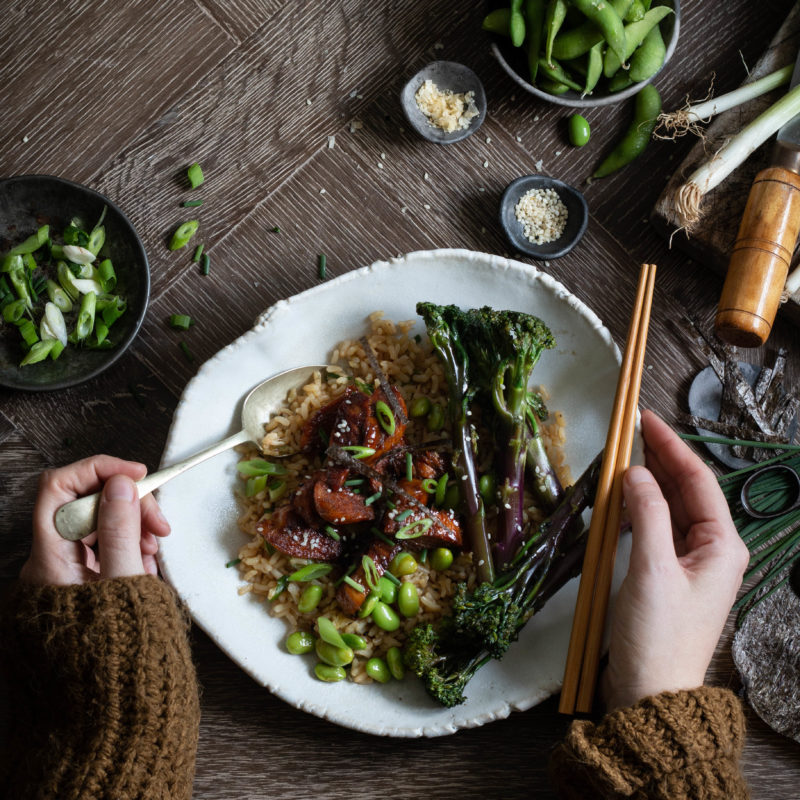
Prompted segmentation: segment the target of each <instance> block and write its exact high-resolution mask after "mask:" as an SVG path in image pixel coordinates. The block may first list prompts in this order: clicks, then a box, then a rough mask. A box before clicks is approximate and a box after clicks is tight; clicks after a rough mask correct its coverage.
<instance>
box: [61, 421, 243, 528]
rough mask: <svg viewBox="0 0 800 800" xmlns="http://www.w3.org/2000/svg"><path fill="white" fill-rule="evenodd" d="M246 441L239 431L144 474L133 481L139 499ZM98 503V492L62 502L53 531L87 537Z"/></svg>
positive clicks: (95, 520) (94, 518)
mask: <svg viewBox="0 0 800 800" xmlns="http://www.w3.org/2000/svg"><path fill="white" fill-rule="evenodd" d="M249 441H250V437H249V436H248V435H247V433H246V432H245V431H239V433H235V434H233V436H229V437H228V438H227V439H223V440H222V441H221V442H217V443H216V444H213V445H211V447H208V448H206V449H205V450H201V451H200V452H199V453H196V454H195V455H193V456H189V458H185V459H184V460H183V461H179V462H178V463H177V464H173V465H172V466H171V467H165V468H164V469H160V470H158V471H157V472H153V473H151V474H150V475H145V477H144V478H142V479H141V480H140V481H137V482H136V488H137V490H138V492H139V497H144V496H145V495H146V494H150V492H152V491H153V490H155V489H158V487H159V486H161V485H162V484H165V483H166V482H167V481H169V480H172V478H174V477H175V476H176V475H180V474H181V473H182V472H185V471H186V470H187V469H190V468H191V467H194V466H196V465H197V464H200V463H202V462H203V461H205V460H206V459H209V458H211V457H212V456H215V455H217V454H218V453H221V452H223V451H224V450H228V449H230V448H231V447H235V446H236V445H237V444H244V443H245V442H249ZM99 502H100V492H96V493H95V494H89V495H86V497H80V498H78V499H77V500H72V501H71V502H69V503H65V504H64V505H63V506H61V508H59V509H58V511H56V514H55V520H54V521H55V526H56V530H57V531H58V532H59V533H60V534H61V536H62V537H63V538H64V539H69V540H70V541H77V540H78V539H83V538H84V537H85V536H88V535H89V534H90V533H91V532H92V531H93V530H94V529H95V528H96V527H97V506H98V504H99Z"/></svg>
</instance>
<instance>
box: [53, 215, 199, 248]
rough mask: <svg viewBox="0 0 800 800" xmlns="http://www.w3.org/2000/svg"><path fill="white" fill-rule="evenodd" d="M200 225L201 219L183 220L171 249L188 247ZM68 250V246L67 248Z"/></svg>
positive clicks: (170, 242) (172, 239)
mask: <svg viewBox="0 0 800 800" xmlns="http://www.w3.org/2000/svg"><path fill="white" fill-rule="evenodd" d="M199 226H200V220H197V219H190V220H189V221H188V222H183V223H181V224H180V225H178V227H177V228H176V229H175V233H173V234H172V238H171V239H170V240H169V249H170V250H180V249H181V247H186V245H187V244H189V240H190V239H191V238H192V236H194V235H195V233H197V229H198V227H199ZM65 250H66V248H65Z"/></svg>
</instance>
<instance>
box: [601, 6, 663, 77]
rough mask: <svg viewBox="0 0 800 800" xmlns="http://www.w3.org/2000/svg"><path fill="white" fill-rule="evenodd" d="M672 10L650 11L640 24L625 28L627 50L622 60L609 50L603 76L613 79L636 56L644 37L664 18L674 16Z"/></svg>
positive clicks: (636, 23)
mask: <svg viewBox="0 0 800 800" xmlns="http://www.w3.org/2000/svg"><path fill="white" fill-rule="evenodd" d="M672 13H673V12H672V9H671V8H668V7H667V6H657V7H656V8H654V9H653V10H652V11H648V12H647V13H646V14H645V15H644V18H643V19H641V20H639V22H631V24H630V25H626V26H625V49H624V52H623V56H622V58H620V57H619V53H617V52H616V51H615V50H611V49H609V50H607V51H606V55H605V59H604V61H603V74H604V75H605V76H606V78H611V77H613V76H614V75H615V73H616V72H617V70H618V69H619V68H620V67H621V66H622V65H623V64H626V63H627V61H628V59H629V58H630V57H631V56H632V55H633V54H634V52H635V51H636V48H637V47H639V45H641V44H642V42H643V41H644V37H645V36H647V34H648V33H650V31H651V30H653V28H654V27H655V26H656V25H658V23H659V22H661V20H662V19H664V17H666V16H667V15H669V14H672Z"/></svg>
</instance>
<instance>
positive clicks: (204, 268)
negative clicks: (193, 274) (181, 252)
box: [200, 253, 211, 275]
mask: <svg viewBox="0 0 800 800" xmlns="http://www.w3.org/2000/svg"><path fill="white" fill-rule="evenodd" d="M210 268H211V259H210V258H209V257H208V253H203V258H202V259H201V266H200V272H201V274H203V275H208V273H209V270H210Z"/></svg>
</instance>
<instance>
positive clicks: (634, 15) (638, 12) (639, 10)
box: [624, 0, 645, 22]
mask: <svg viewBox="0 0 800 800" xmlns="http://www.w3.org/2000/svg"><path fill="white" fill-rule="evenodd" d="M644 13H645V7H644V3H642V0H633V3H631V7H630V8H629V9H628V13H627V14H625V16H624V20H625V22H638V21H639V20H640V19H643V18H644Z"/></svg>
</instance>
